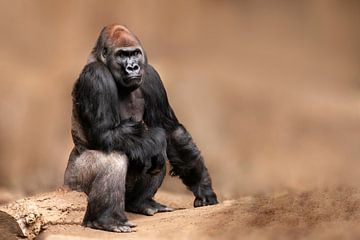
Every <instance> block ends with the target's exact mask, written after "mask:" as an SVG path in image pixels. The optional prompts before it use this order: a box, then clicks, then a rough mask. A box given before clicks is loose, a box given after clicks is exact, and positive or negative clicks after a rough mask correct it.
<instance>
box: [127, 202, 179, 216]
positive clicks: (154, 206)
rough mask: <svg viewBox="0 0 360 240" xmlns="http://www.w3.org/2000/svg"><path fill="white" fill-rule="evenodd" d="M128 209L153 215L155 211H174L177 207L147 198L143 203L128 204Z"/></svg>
mask: <svg viewBox="0 0 360 240" xmlns="http://www.w3.org/2000/svg"><path fill="white" fill-rule="evenodd" d="M126 210H127V211H129V212H133V213H140V214H144V215H147V216H153V215H154V214H155V213H158V212H172V211H174V210H175V209H174V208H171V207H168V206H165V205H163V204H161V203H158V202H156V201H155V200H153V199H147V200H145V201H144V202H143V203H141V204H137V205H134V206H126Z"/></svg>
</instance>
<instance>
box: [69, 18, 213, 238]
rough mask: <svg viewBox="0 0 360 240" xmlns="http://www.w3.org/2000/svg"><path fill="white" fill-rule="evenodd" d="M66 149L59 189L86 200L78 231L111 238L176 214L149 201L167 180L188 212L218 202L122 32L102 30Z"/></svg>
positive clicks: (133, 40)
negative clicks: (132, 216)
mask: <svg viewBox="0 0 360 240" xmlns="http://www.w3.org/2000/svg"><path fill="white" fill-rule="evenodd" d="M72 98H73V111H72V129H71V133H72V138H73V142H74V148H73V149H72V151H71V153H70V157H69V161H68V165H67V168H66V171H65V176H64V184H65V185H66V186H68V187H69V188H70V189H72V190H76V191H83V192H85V193H86V194H87V208H86V213H85V216H84V219H83V225H84V226H86V227H91V228H95V229H102V230H107V231H113V232H131V231H133V228H134V227H135V226H136V225H135V224H133V223H131V222H129V221H128V220H127V217H126V214H125V210H126V211H128V212H134V213H139V214H145V215H154V214H155V213H157V212H168V211H173V210H174V209H172V208H170V207H167V206H165V205H163V204H160V203H158V202H156V201H155V200H154V199H153V197H154V195H155V193H156V192H157V190H158V188H159V187H160V185H161V183H162V181H163V179H164V176H165V174H166V166H165V162H166V160H168V161H169V162H170V165H171V171H170V174H171V175H172V176H179V177H180V178H181V180H182V182H183V183H184V184H185V185H186V186H187V188H188V189H189V190H190V191H192V192H193V194H194V196H195V200H194V206H195V207H200V206H206V205H212V204H216V203H218V201H217V196H216V194H215V192H214V191H213V188H212V184H211V178H210V175H209V173H208V170H207V168H206V166H205V164H204V160H203V157H202V156H201V154H200V151H199V149H198V147H197V146H196V144H195V143H194V141H193V140H192V137H191V135H190V133H189V132H188V131H187V130H186V128H185V127H184V126H183V125H182V124H181V123H180V122H179V121H178V119H177V118H176V116H175V113H174V111H173V109H172V108H171V106H170V105H169V102H168V98H167V94H166V91H165V89H164V86H163V84H162V82H161V79H160V76H159V74H158V73H157V72H156V70H155V69H154V68H153V67H152V66H151V65H150V64H148V60H147V57H146V54H145V51H144V49H143V47H142V45H141V43H140V41H139V40H138V38H137V37H136V36H135V35H134V34H133V33H132V32H130V31H129V30H128V29H127V28H126V27H124V26H121V25H118V24H112V25H109V26H106V27H104V28H103V29H102V31H101V33H100V36H99V38H98V40H97V42H96V45H95V47H94V48H93V50H92V52H91V54H90V57H89V59H88V62H87V64H86V65H85V67H84V69H83V70H82V72H81V74H80V76H79V78H78V79H77V81H76V83H75V85H74V87H73V91H72Z"/></svg>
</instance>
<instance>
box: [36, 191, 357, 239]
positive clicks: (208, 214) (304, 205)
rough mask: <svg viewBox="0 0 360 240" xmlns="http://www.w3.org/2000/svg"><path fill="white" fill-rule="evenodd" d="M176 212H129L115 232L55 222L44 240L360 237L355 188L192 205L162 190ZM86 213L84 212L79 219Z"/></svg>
mask: <svg viewBox="0 0 360 240" xmlns="http://www.w3.org/2000/svg"><path fill="white" fill-rule="evenodd" d="M157 199H158V200H159V201H161V202H163V203H166V204H168V205H170V206H173V207H178V208H184V209H179V210H177V211H175V212H172V213H161V214H156V215H155V216H152V217H148V216H142V215H136V214H129V218H130V220H132V221H133V222H135V223H137V224H138V227H137V228H136V230H137V231H136V232H133V233H111V232H104V231H99V230H93V229H89V228H84V227H82V226H80V225H79V224H78V223H74V224H70V225H54V226H50V227H49V228H48V229H47V230H45V231H44V232H43V233H42V234H41V235H40V239H46V240H62V239H75V240H76V239H240V238H241V239H244V238H245V239H359V238H360V227H359V226H360V225H359V224H360V191H359V190H356V189H353V188H341V187H339V188H336V189H334V188H333V189H323V190H319V189H317V190H313V191H307V192H291V191H289V192H285V191H284V192H278V193H275V194H271V195H256V196H248V197H242V198H239V199H237V200H224V201H222V202H221V203H220V204H218V205H216V206H208V207H202V208H196V209H194V208H192V207H191V202H192V197H191V196H188V195H173V194H169V193H166V192H160V193H159V194H158V196H157ZM80 219H81V216H79V222H80Z"/></svg>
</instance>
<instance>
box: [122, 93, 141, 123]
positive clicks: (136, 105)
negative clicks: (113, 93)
mask: <svg viewBox="0 0 360 240" xmlns="http://www.w3.org/2000/svg"><path fill="white" fill-rule="evenodd" d="M144 105H145V100H144V97H143V94H142V92H141V90H140V89H136V90H135V91H133V92H131V93H129V94H127V95H125V96H120V104H119V112H120V118H121V119H122V120H124V119H129V118H133V119H134V120H135V121H141V120H142V119H143V115H144Z"/></svg>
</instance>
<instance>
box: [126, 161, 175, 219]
mask: <svg viewBox="0 0 360 240" xmlns="http://www.w3.org/2000/svg"><path fill="white" fill-rule="evenodd" d="M165 173H166V167H165V166H164V167H163V168H162V169H161V170H160V172H159V173H157V174H156V175H151V174H149V173H142V174H135V173H132V172H131V171H129V172H128V175H127V178H126V195H125V196H126V200H125V202H126V204H125V206H126V211H129V212H134V213H140V214H144V215H148V216H152V215H154V214H155V213H157V212H171V211H173V210H174V209H172V208H170V207H167V206H165V205H163V204H160V203H158V202H156V201H155V200H154V199H153V197H154V195H155V193H156V192H157V190H158V189H159V187H160V185H161V183H162V181H163V180H164V177H165Z"/></svg>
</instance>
